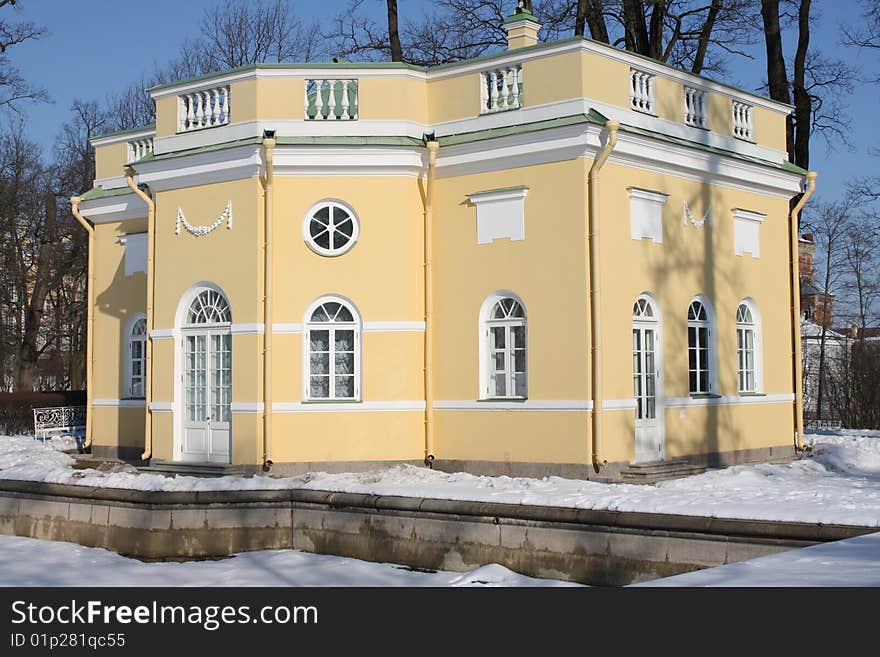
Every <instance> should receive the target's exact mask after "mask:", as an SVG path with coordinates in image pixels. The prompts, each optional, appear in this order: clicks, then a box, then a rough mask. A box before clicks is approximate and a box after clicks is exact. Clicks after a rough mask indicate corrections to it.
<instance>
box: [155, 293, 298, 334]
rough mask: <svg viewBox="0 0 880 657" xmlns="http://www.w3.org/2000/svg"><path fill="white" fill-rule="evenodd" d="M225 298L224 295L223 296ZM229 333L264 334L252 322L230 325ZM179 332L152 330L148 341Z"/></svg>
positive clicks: (178, 330) (260, 325)
mask: <svg viewBox="0 0 880 657" xmlns="http://www.w3.org/2000/svg"><path fill="white" fill-rule="evenodd" d="M224 296H225V295H224ZM277 326H278V324H274V325H273V329H274V330H273V332H274V333H277V332H278V331H277V329H276V328H275V327H277ZM229 332H230V333H231V334H232V335H263V333H264V332H265V327H264V326H263V324H262V322H254V323H252V324H230V325H229ZM282 332H283V331H282ZM180 335H181V331H180V329H176V328H171V329H153V330H152V331H150V339H151V340H169V339H172V340H173V339H175V338H178V337H180Z"/></svg>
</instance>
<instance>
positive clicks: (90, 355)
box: [70, 196, 95, 448]
mask: <svg viewBox="0 0 880 657" xmlns="http://www.w3.org/2000/svg"><path fill="white" fill-rule="evenodd" d="M80 201H82V199H81V198H80V197H79V196H72V197H70V211H71V213H72V214H73V216H74V217H76V220H77V221H78V222H79V223H80V225H81V226H82V227H83V228H85V229H86V232H87V233H88V234H89V274H88V278H87V279H86V298H87V301H86V303H87V304H88V310H87V311H86V441H85V444H84V445H83V447H84V448H88V447H91V446H92V400H93V399H94V393H93V388H92V371H93V369H94V362H95V349H94V344H95V310H94V308H95V299H94V294H95V255H94V251H95V228H94V226H92V225H91V224H90V223H89V222H88V221H87V220H86V218H85V217H83V216H82V215H81V214H80V213H79V204H80Z"/></svg>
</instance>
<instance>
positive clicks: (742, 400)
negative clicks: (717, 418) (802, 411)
mask: <svg viewBox="0 0 880 657" xmlns="http://www.w3.org/2000/svg"><path fill="white" fill-rule="evenodd" d="M793 401H794V395H793V394H792V393H790V392H789V393H784V394H777V395H762V394H751V395H726V396H722V397H666V407H667V408H686V407H690V406H740V405H749V404H790V403H791V402H793Z"/></svg>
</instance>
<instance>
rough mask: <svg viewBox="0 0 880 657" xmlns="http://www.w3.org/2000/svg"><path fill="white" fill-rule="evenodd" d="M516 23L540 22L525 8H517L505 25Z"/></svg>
mask: <svg viewBox="0 0 880 657" xmlns="http://www.w3.org/2000/svg"><path fill="white" fill-rule="evenodd" d="M514 21H534V22H536V23H538V22H539V21H538V17H537V16H535V15H534V14H533V13H532V12H530V11H529V10H528V9H526V8H525V7H517V8H516V11H514V12H513V13H512V14H511V15H510V16H508V17H507V19H506V20H505V21H504V23H503V24H504V25H507V24H508V23H513V22H514Z"/></svg>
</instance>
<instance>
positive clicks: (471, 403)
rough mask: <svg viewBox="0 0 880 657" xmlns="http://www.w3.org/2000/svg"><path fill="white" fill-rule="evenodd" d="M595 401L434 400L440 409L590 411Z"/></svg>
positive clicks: (436, 407) (436, 406)
mask: <svg viewBox="0 0 880 657" xmlns="http://www.w3.org/2000/svg"><path fill="white" fill-rule="evenodd" d="M592 408H593V402H591V401H589V400H584V399H571V400H568V399H524V400H523V401H512V400H511V401H507V400H501V399H486V400H480V401H475V400H473V399H443V400H437V401H435V402H434V409H435V410H438V411H589V410H590V409H592Z"/></svg>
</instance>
